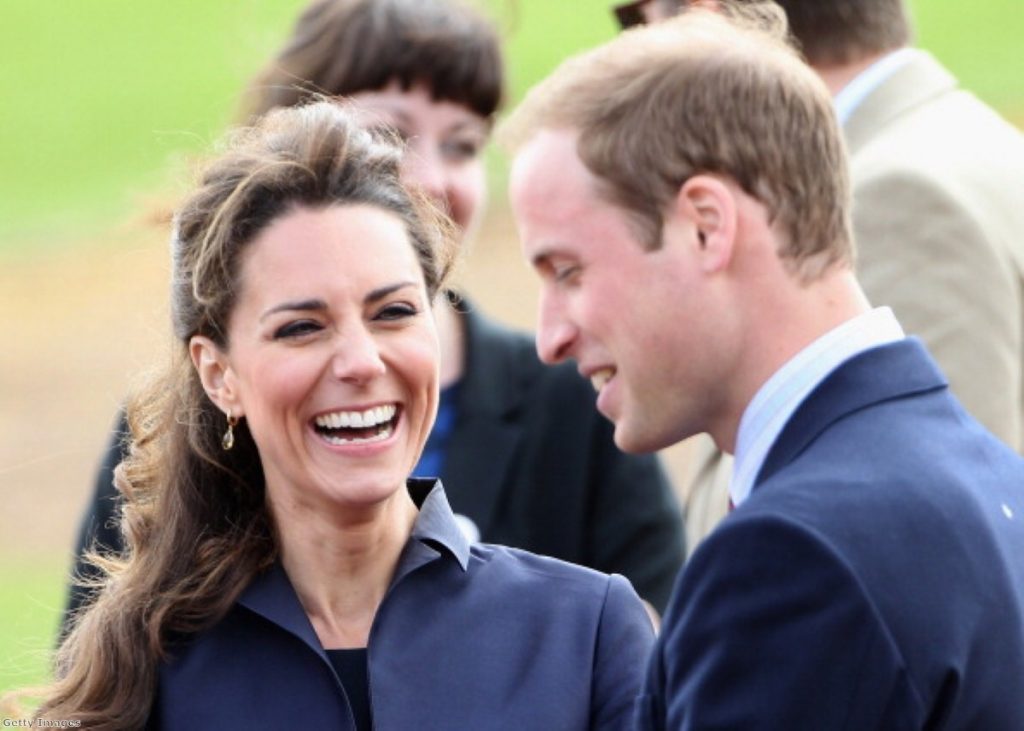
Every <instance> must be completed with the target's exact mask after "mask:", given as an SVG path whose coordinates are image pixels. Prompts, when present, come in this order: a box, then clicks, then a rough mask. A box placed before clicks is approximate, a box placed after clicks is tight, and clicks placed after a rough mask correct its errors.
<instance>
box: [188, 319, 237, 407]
mask: <svg viewBox="0 0 1024 731" xmlns="http://www.w3.org/2000/svg"><path fill="white" fill-rule="evenodd" d="M188 352H189V355H190V356H191V357H192V365H193V366H195V369H196V373H198V374H199V381H200V382H201V383H202V384H203V390H204V391H206V395H207V396H209V397H210V400H211V401H213V403H215V404H216V405H217V408H219V409H220V410H221V411H223V412H224V413H225V414H230V415H231V416H234V417H241V416H245V409H244V408H243V407H242V404H241V403H240V402H239V398H238V393H237V389H236V388H235V383H234V372H233V371H232V370H231V365H230V363H229V361H228V357H227V354H226V353H225V352H224V351H223V350H222V349H221V347H220V346H219V345H217V344H216V343H215V342H213V341H212V340H210V338H208V337H206V336H205V335H193V336H192V339H191V340H189V341H188Z"/></svg>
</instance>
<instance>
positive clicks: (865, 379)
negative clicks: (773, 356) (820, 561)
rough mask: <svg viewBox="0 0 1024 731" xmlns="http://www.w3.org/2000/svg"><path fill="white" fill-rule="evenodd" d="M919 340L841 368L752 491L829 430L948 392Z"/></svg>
mask: <svg viewBox="0 0 1024 731" xmlns="http://www.w3.org/2000/svg"><path fill="white" fill-rule="evenodd" d="M947 385H948V384H947V383H946V379H945V377H944V376H943V375H942V373H941V372H940V371H939V369H938V366H936V365H935V361H933V360H932V358H931V356H929V355H928V352H927V351H926V350H925V348H924V346H923V345H922V344H921V341H920V340H918V339H917V338H907V339H905V340H900V341H898V342H895V343H891V344H889V345H883V346H880V347H877V348H872V349H870V350H866V351H864V352H863V353H860V354H859V355H856V356H854V357H853V358H851V359H850V360H848V361H846V362H845V363H843V364H842V365H840V366H839V367H838V368H836V370H834V371H833V372H832V373H830V374H829V375H828V377H826V378H825V380H824V381H822V382H821V383H820V384H819V385H818V387H817V388H815V389H814V390H813V391H812V392H811V393H810V395H808V397H807V398H806V399H805V400H804V402H803V403H802V404H801V405H800V407H799V408H798V409H797V410H796V412H795V413H794V414H793V416H792V417H791V418H790V420H789V421H788V422H787V423H786V426H785V427H784V428H783V430H782V433H781V434H779V438H778V439H776V440H775V444H774V445H772V448H771V450H770V451H769V452H768V457H767V458H766V459H765V462H764V465H763V466H762V467H761V471H760V472H759V473H758V475H757V479H756V480H755V481H754V489H757V487H758V486H759V485H760V484H761V483H762V482H764V481H766V480H767V479H769V478H770V477H771V476H772V475H774V474H775V473H776V472H778V471H779V470H780V469H782V468H783V467H785V466H786V465H788V464H789V463H790V462H792V461H793V460H794V459H796V458H797V457H798V456H799V455H800V454H801V453H802V452H803V451H804V449H806V448H807V446H808V445H810V443H811V442H813V441H814V439H815V438H817V436H818V435H819V434H821V433H822V432H823V431H825V430H826V429H827V428H828V427H829V426H831V425H832V424H833V423H835V422H836V421H838V420H839V419H841V418H843V417H844V416H846V415H848V414H851V413H853V412H854V411H857V410H859V409H862V408H865V407H867V406H871V405H873V404H877V403H881V402H883V401H888V400H890V399H895V398H900V397H905V396H910V395H912V394H918V393H924V392H926V391H933V390H936V389H940V388H946V387H947Z"/></svg>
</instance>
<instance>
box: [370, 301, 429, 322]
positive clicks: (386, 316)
mask: <svg viewBox="0 0 1024 731" xmlns="http://www.w3.org/2000/svg"><path fill="white" fill-rule="evenodd" d="M418 312H419V310H417V309H416V308H415V307H413V306H412V305H409V304H405V303H402V304H393V305H388V306H387V307H384V308H383V309H381V311H380V312H378V313H377V319H378V320H403V319H405V318H407V317H412V316H413V315H415V314H417V313H418Z"/></svg>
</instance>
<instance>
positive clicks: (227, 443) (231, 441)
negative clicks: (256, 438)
mask: <svg viewBox="0 0 1024 731" xmlns="http://www.w3.org/2000/svg"><path fill="white" fill-rule="evenodd" d="M227 416H228V428H227V430H226V431H225V432H224V436H223V437H221V438H220V446H222V447H224V451H225V452H228V451H230V450H231V448H232V447H233V446H235V426H236V425H237V424H238V417H237V416H232V415H231V411H228V414H227Z"/></svg>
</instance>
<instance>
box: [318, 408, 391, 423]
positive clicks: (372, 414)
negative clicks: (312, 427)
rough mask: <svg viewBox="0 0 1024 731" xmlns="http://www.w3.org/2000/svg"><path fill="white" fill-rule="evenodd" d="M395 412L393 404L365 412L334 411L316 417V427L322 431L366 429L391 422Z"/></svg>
mask: <svg viewBox="0 0 1024 731" xmlns="http://www.w3.org/2000/svg"><path fill="white" fill-rule="evenodd" d="M395 411H397V407H396V406H395V405H394V404H388V405H387V406H377V407H376V408H373V409H367V410H366V411H335V412H334V413H332V414H321V415H320V416H318V417H316V425H317V426H319V427H322V428H324V429H346V428H356V429H366V428H369V427H373V426H377V425H378V424H383V423H384V422H386V421H391V420H392V419H393V418H395Z"/></svg>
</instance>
